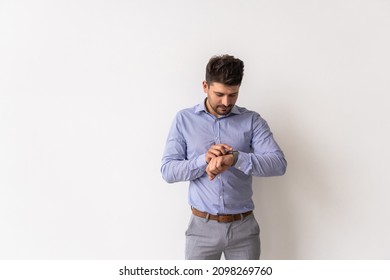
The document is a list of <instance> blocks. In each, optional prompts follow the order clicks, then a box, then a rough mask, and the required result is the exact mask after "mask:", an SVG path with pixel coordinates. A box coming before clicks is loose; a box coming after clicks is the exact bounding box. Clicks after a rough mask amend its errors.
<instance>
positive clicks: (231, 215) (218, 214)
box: [217, 213, 234, 223]
mask: <svg viewBox="0 0 390 280" xmlns="http://www.w3.org/2000/svg"><path fill="white" fill-rule="evenodd" d="M217 217H218V220H217V222H218V223H221V221H220V220H219V217H231V218H232V220H231V222H234V214H220V213H217ZM222 223H229V222H222Z"/></svg>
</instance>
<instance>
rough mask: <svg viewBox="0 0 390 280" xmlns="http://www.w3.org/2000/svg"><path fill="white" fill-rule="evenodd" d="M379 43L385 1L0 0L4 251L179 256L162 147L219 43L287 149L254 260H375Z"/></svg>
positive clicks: (180, 231)
mask: <svg viewBox="0 0 390 280" xmlns="http://www.w3.org/2000/svg"><path fill="white" fill-rule="evenodd" d="M389 50H390V1H387V0H360V1H353V0H341V1H340V0H337V1H336V0H327V1H325V0H324V1H311V0H296V1H287V0H285V1H283V0H273V1H266V0H262V1H260V0H259V1H254V0H246V1H233V0H209V1H206V0H191V1H181V0H165V1H151V0H146V1H145V0H142V1H141V0H139V1H125V0H110V1H108V0H106V1H103V0H101V1H92V0H90V1H88V0H66V1H65V0H61V1H49V0H47V1H43V0H36V1H18V0H12V1H11V0H9V1H7V0H0V258H1V259H182V258H183V256H184V252H183V251H184V231H185V229H186V227H187V222H188V218H189V215H190V209H189V207H188V204H187V183H177V184H172V185H169V184H167V183H165V182H164V181H163V180H162V178H161V175H160V160H161V155H162V151H163V148H164V145H165V139H166V136H167V133H168V129H169V127H170V124H171V121H172V119H173V117H174V115H175V114H176V112H177V111H178V110H180V109H182V108H185V107H190V106H193V105H195V104H197V103H199V102H202V100H203V98H204V94H203V92H202V89H201V82H202V80H203V78H204V68H205V65H206V63H207V61H208V59H209V58H210V57H211V56H212V55H214V54H224V53H229V54H232V55H235V56H237V57H239V58H241V59H242V60H243V61H244V62H245V76H244V80H243V85H242V87H241V91H240V97H239V100H238V103H237V104H238V105H240V106H244V107H247V108H249V109H252V110H255V111H258V112H259V113H260V114H261V115H262V116H263V117H264V118H265V119H266V120H267V121H268V123H269V124H270V126H271V129H272V130H273V132H274V136H275V138H276V140H277V141H278V143H279V144H280V146H281V147H282V149H283V150H284V152H285V155H286V158H287V160H288V163H289V165H288V171H287V173H286V175H285V176H283V177H274V178H266V179H264V178H256V179H255V180H254V186H253V187H254V191H255V194H254V201H255V204H256V210H255V213H256V216H257V218H258V220H259V222H260V226H261V230H262V233H261V238H262V259H389V258H390V239H389V236H390V223H389V221H390V204H389V197H390V189H389V186H390V176H389V171H388V167H389V158H390V148H389V143H390V133H389V132H390V131H389V130H390V129H389V119H390V110H389V99H390V98H389V93H390V82H389V81H390V79H389V77H390V52H389Z"/></svg>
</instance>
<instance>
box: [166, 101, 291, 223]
mask: <svg viewBox="0 0 390 280" xmlns="http://www.w3.org/2000/svg"><path fill="white" fill-rule="evenodd" d="M214 144H228V145H230V146H232V147H233V149H234V150H237V151H238V152H239V154H238V159H237V162H236V164H235V165H234V166H232V167H229V168H228V169H227V170H226V171H225V172H223V173H221V174H219V175H218V176H217V177H216V178H215V179H214V180H212V181H210V179H209V178H208V176H207V173H206V172H205V170H206V167H207V163H206V160H205V156H206V153H207V150H208V149H209V148H210V147H211V146H212V145H214ZM286 166H287V162H286V160H285V158H284V155H283V152H282V150H281V149H280V148H279V146H278V144H277V143H276V142H275V140H274V138H273V136H272V132H271V131H270V129H269V126H268V124H267V122H266V121H265V120H264V119H263V118H261V116H260V115H259V114H258V113H256V112H254V111H250V110H247V109H246V108H243V107H239V106H237V105H235V106H234V107H233V108H232V110H231V112H230V113H229V114H228V115H226V116H222V117H220V118H217V117H215V116H213V115H212V114H210V113H208V112H207V110H206V108H205V104H204V103H201V104H199V105H196V106H195V107H193V108H188V109H184V110H181V111H180V112H178V113H177V115H176V117H175V119H174V121H173V124H172V126H171V129H170V132H169V135H168V139H167V142H166V146H165V150H164V154H163V158H162V166H161V173H162V176H163V178H164V180H166V181H167V182H168V183H174V182H180V181H190V185H189V192H188V199H189V204H190V205H191V206H193V207H195V208H196V209H198V210H200V211H204V212H208V213H210V214H214V215H215V214H237V213H244V212H247V211H250V210H253V209H254V204H253V201H252V193H253V192H252V176H278V175H283V174H284V173H285V171H286Z"/></svg>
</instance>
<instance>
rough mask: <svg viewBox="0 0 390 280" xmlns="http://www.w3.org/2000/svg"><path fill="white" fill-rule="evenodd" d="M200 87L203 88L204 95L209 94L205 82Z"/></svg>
mask: <svg viewBox="0 0 390 280" xmlns="http://www.w3.org/2000/svg"><path fill="white" fill-rule="evenodd" d="M202 87H203V91H204V93H208V92H209V85H208V84H207V82H206V81H203V82H202Z"/></svg>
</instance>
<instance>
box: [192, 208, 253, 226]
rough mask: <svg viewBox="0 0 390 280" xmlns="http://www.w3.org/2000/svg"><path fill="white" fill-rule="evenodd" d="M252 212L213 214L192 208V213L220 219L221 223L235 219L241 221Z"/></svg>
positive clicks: (215, 219)
mask: <svg viewBox="0 0 390 280" xmlns="http://www.w3.org/2000/svg"><path fill="white" fill-rule="evenodd" d="M252 212H253V211H248V212H245V213H241V214H220V215H213V214H209V213H207V212H202V211H199V210H198V209H196V208H192V214H194V215H195V216H198V217H201V218H204V219H209V220H213V221H218V222H219V223H231V222H234V221H240V220H243V219H244V218H245V217H247V216H249V215H250V214H252Z"/></svg>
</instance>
